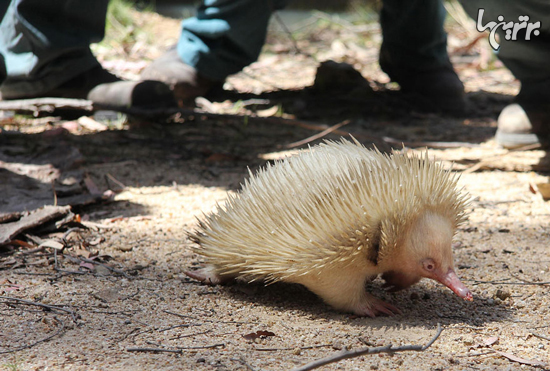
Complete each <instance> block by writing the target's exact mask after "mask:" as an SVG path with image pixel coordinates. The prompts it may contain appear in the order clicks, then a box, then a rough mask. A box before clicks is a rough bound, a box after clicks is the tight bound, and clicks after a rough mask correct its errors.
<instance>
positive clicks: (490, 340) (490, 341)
mask: <svg viewBox="0 0 550 371" xmlns="http://www.w3.org/2000/svg"><path fill="white" fill-rule="evenodd" d="M494 344H498V337H496V336H491V337H489V338H487V339H485V341H484V342H483V345H485V346H486V347H490V346H491V345H494Z"/></svg>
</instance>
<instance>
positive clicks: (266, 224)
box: [186, 139, 472, 317]
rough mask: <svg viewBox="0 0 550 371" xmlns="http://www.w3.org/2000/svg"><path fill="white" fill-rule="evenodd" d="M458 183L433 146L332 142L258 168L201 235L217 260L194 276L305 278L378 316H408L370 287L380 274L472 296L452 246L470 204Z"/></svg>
mask: <svg viewBox="0 0 550 371" xmlns="http://www.w3.org/2000/svg"><path fill="white" fill-rule="evenodd" d="M457 180H458V178H457V176H455V175H454V174H453V173H451V172H450V171H449V170H446V169H444V168H443V167H442V166H441V165H440V164H439V163H436V162H433V161H431V160H429V159H428V155H427V152H426V154H425V155H424V156H423V157H417V156H412V157H408V156H407V155H406V154H404V153H393V154H392V155H384V154H382V153H380V152H379V151H376V150H368V149H367V148H365V147H364V146H362V145H361V144H359V143H358V142H357V141H355V143H351V142H349V141H347V140H345V139H342V141H341V142H329V141H327V142H325V143H324V144H320V145H318V146H314V147H312V148H310V149H309V150H307V151H303V152H301V153H300V154H299V155H296V156H294V157H290V158H288V159H285V160H282V161H277V162H276V163H275V164H274V165H268V166H267V167H266V168H264V169H260V170H259V171H258V172H257V174H255V175H254V174H252V173H250V179H249V180H248V181H245V184H244V185H243V186H242V190H241V191H240V192H239V193H238V194H236V195H229V198H228V200H227V202H226V203H225V205H224V206H220V205H218V207H217V210H216V211H215V212H214V213H212V214H211V215H209V216H207V217H206V218H205V220H204V221H202V222H200V226H199V230H198V231H196V232H195V233H193V234H192V236H191V237H192V239H193V240H194V241H195V242H197V243H198V244H199V247H197V248H196V251H197V252H198V253H199V254H201V255H203V256H204V257H206V259H207V265H206V267H204V268H202V269H199V270H195V271H189V272H186V273H187V275H189V276H190V277H192V278H195V279H197V280H200V281H203V282H207V283H210V284H218V283H221V282H223V281H226V280H228V279H231V278H240V279H244V280H246V281H249V282H250V281H254V280H258V279H261V280H264V281H266V282H274V281H285V282H293V283H299V284H302V285H304V286H306V287H307V288H308V289H309V290H311V291H313V292H314V293H316V294H317V295H319V296H320V297H321V298H322V299H323V300H324V301H325V302H327V303H328V304H330V305H332V306H333V307H335V308H337V309H340V310H343V311H350V312H354V313H355V314H357V315H361V316H364V315H367V316H371V317H374V316H376V315H377V314H387V315H392V314H394V313H400V311H399V309H397V308H396V307H394V306H393V305H391V304H388V303H386V302H384V301H382V300H380V299H377V298H376V297H374V296H372V295H371V294H369V293H367V292H366V291H365V283H366V282H367V281H368V280H371V279H373V278H375V277H376V276H378V275H379V274H382V278H383V279H385V281H386V284H385V286H386V287H389V288H390V289H391V290H400V289H404V288H407V287H409V286H410V285H412V284H414V283H416V282H418V281H419V280H420V279H421V278H422V277H427V278H431V279H433V280H436V281H438V282H441V283H442V284H444V285H445V286H447V287H449V288H450V289H451V290H453V291H454V292H455V293H456V294H457V295H458V296H460V297H461V298H464V299H466V300H472V294H471V293H470V291H469V290H468V288H466V286H464V284H463V283H462V282H460V280H459V278H458V277H457V275H456V273H455V271H454V269H453V254H452V250H451V242H452V238H453V236H454V234H455V231H456V228H457V226H458V225H459V224H460V223H461V222H462V221H463V220H464V219H465V207H466V204H467V201H466V195H465V194H464V193H462V192H461V191H460V190H458V189H457Z"/></svg>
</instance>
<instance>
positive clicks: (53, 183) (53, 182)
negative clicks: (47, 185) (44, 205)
mask: <svg viewBox="0 0 550 371" xmlns="http://www.w3.org/2000/svg"><path fill="white" fill-rule="evenodd" d="M52 192H53V206H57V192H56V191H55V180H53V179H52Z"/></svg>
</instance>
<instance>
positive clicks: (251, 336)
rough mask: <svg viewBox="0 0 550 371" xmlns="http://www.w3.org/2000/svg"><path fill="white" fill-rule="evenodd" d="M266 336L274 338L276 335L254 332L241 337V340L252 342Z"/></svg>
mask: <svg viewBox="0 0 550 371" xmlns="http://www.w3.org/2000/svg"><path fill="white" fill-rule="evenodd" d="M268 336H276V335H275V333H273V332H271V331H256V332H252V333H250V334H246V335H243V338H245V339H246V340H251V341H254V340H256V339H258V338H262V337H268Z"/></svg>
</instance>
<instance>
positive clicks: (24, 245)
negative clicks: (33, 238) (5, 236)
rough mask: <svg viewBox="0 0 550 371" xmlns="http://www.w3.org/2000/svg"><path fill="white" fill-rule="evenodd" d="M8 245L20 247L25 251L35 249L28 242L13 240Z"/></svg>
mask: <svg viewBox="0 0 550 371" xmlns="http://www.w3.org/2000/svg"><path fill="white" fill-rule="evenodd" d="M10 244H11V245H16V246H21V247H26V248H27V249H34V248H35V247H36V246H34V245H31V244H30V243H28V242H25V241H21V240H13V241H11V242H10Z"/></svg>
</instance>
